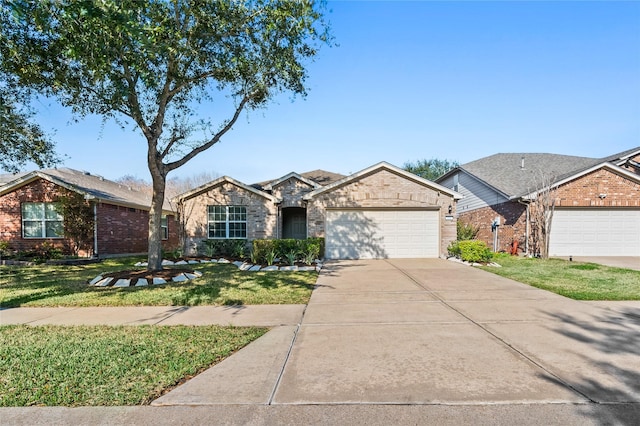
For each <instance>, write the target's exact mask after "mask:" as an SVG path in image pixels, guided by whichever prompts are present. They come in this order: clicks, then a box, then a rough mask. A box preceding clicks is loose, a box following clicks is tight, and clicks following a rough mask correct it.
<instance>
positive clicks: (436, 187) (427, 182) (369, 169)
mask: <svg viewBox="0 0 640 426" xmlns="http://www.w3.org/2000/svg"><path fill="white" fill-rule="evenodd" d="M380 170H388V171H390V172H393V173H395V174H398V175H400V176H402V177H404V178H406V179H408V180H412V181H414V182H416V183H418V184H420V185H423V186H427V187H429V188H431V189H434V190H436V191H439V192H443V193H445V194H448V195H451V196H452V197H453V198H454V199H455V200H459V199H461V198H462V194H460V193H458V192H455V191H452V190H451V189H449V188H446V187H444V186H442V185H440V184H437V183H435V182H432V181H430V180H427V179H424V178H421V177H420V176H418V175H415V174H413V173H410V172H408V171H406V170H404V169H401V168H399V167H396V166H394V165H392V164H389V163H387V162H384V161H382V162H380V163H378V164H374V165H373V166H371V167H367V168H366V169H364V170H361V171H359V172H357V173H354V174H352V175H350V176H346V177H344V178H342V179H340V180H338V181H335V182H333V183H332V184H330V185H327V186H324V187H321V188H318V189H316V190H315V191H311V192H309V193H308V194H306V195H305V196H304V197H303V200H310V199H312V198H313V197H315V196H316V195H319V194H322V193H324V192H329V191H332V190H334V189H335V188H338V187H340V186H344V185H346V184H348V183H351V182H353V181H356V180H358V179H360V178H362V177H364V176H366V175H368V174H372V173H374V172H377V171H380Z"/></svg>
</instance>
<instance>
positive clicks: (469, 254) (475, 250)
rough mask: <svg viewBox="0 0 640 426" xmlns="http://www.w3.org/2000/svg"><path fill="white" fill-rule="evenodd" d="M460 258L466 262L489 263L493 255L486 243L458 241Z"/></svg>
mask: <svg viewBox="0 0 640 426" xmlns="http://www.w3.org/2000/svg"><path fill="white" fill-rule="evenodd" d="M458 248H459V250H460V258H461V259H462V260H464V261H467V262H484V263H486V262H489V261H490V260H491V258H492V257H493V253H492V252H491V250H490V249H489V247H487V243H485V242H484V241H479V240H466V241H458Z"/></svg>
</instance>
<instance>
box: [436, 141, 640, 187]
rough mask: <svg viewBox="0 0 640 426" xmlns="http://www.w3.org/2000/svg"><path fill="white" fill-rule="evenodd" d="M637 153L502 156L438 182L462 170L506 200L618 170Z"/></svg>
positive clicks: (468, 166)
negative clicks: (607, 168)
mask: <svg viewBox="0 0 640 426" xmlns="http://www.w3.org/2000/svg"><path fill="white" fill-rule="evenodd" d="M638 154H640V147H636V148H632V149H629V150H626V151H623V152H620V153H617V154H613V155H610V156H608V157H604V158H589V157H577V156H572V155H561V154H548V153H500V154H494V155H490V156H488V157H484V158H480V159H478V160H475V161H471V162H469V163H466V164H463V165H461V166H458V167H456V168H455V169H453V170H450V171H449V172H447V173H445V174H444V175H442V176H440V177H439V178H438V179H436V182H442V181H443V180H445V179H446V178H448V177H449V176H451V175H453V174H455V173H457V172H460V171H462V172H465V173H467V174H469V175H470V176H472V177H473V178H475V179H476V180H478V181H480V182H481V183H483V184H485V185H487V186H489V187H491V188H493V189H494V190H495V191H497V192H499V193H501V194H503V195H504V196H505V197H507V198H510V199H515V198H519V197H522V196H525V195H528V194H530V193H531V192H532V190H533V188H534V187H536V186H537V185H539V184H540V183H541V180H549V179H551V183H553V184H557V183H558V182H567V181H568V180H571V179H575V178H576V177H579V176H582V175H583V174H584V173H585V172H586V171H588V170H590V171H593V170H595V169H597V168H599V167H601V166H602V165H603V164H611V165H616V167H617V165H621V164H624V163H625V162H626V161H627V159H629V158H630V157H633V156H635V155H638ZM618 172H620V170H618ZM626 174H627V173H625V175H626Z"/></svg>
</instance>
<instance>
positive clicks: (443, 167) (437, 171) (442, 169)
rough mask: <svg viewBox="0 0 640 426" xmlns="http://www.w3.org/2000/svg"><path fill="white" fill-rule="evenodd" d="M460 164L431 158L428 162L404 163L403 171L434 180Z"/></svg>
mask: <svg viewBox="0 0 640 426" xmlns="http://www.w3.org/2000/svg"><path fill="white" fill-rule="evenodd" d="M459 165H460V164H459V163H458V162H457V161H449V160H440V159H437V158H432V159H430V160H417V161H415V162H406V163H404V166H402V168H403V169H405V170H406V171H408V172H411V173H413V174H415V175H418V176H420V177H422V178H424V179H428V180H436V179H437V178H439V177H440V176H442V175H443V174H445V173H447V172H448V171H449V170H452V169H455V168H456V167H458V166H459Z"/></svg>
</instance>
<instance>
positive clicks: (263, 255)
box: [251, 238, 324, 266]
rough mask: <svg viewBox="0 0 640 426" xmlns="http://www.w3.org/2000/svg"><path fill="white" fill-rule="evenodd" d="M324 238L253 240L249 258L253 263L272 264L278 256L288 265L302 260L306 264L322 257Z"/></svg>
mask: <svg viewBox="0 0 640 426" xmlns="http://www.w3.org/2000/svg"><path fill="white" fill-rule="evenodd" d="M323 253H324V238H307V239H305V240H294V239H281V240H253V245H252V252H251V258H252V261H253V262H254V263H261V264H267V265H269V266H270V265H273V262H274V260H275V259H276V258H280V259H282V260H283V261H285V262H286V263H288V264H289V265H293V264H295V263H296V262H304V263H306V264H307V265H310V264H312V263H313V261H314V260H316V259H318V258H320V257H322V255H323Z"/></svg>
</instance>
